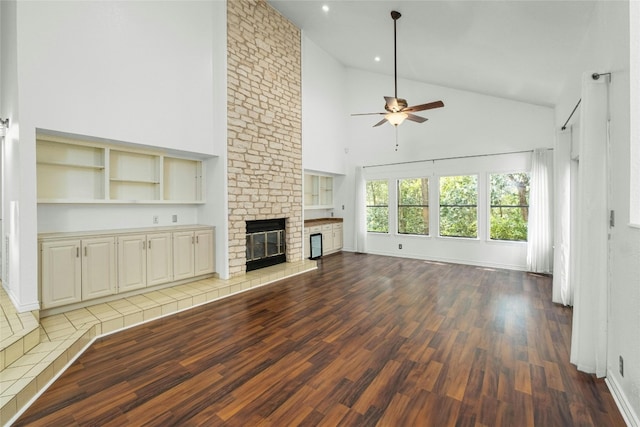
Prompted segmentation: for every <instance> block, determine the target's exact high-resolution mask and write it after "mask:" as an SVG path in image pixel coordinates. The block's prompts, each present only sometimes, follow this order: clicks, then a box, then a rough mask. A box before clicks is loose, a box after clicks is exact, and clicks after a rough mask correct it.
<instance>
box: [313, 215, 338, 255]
mask: <svg viewBox="0 0 640 427" xmlns="http://www.w3.org/2000/svg"><path fill="white" fill-rule="evenodd" d="M317 233H320V234H322V253H323V254H324V255H328V254H331V253H334V252H338V251H340V250H342V246H343V237H342V222H330V223H327V224H322V225H313V226H307V227H305V228H304V257H305V258H309V257H310V256H311V243H310V241H309V238H310V236H311V235H312V234H317Z"/></svg>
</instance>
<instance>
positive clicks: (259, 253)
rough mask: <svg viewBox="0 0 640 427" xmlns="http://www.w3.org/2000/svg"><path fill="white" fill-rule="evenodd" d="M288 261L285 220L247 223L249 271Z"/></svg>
mask: <svg viewBox="0 0 640 427" xmlns="http://www.w3.org/2000/svg"><path fill="white" fill-rule="evenodd" d="M286 261H287V255H286V244H285V218H278V219H265V220H257V221H247V271H252V270H257V269H259V268H264V267H269V266H271V265H276V264H280V263H283V262H286Z"/></svg>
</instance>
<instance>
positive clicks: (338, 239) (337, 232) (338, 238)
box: [332, 223, 344, 252]
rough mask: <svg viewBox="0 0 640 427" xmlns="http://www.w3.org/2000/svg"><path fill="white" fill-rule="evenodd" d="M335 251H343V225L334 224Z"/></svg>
mask: <svg viewBox="0 0 640 427" xmlns="http://www.w3.org/2000/svg"><path fill="white" fill-rule="evenodd" d="M332 233H333V250H334V251H336V252H337V251H340V250H342V246H343V243H344V240H343V234H342V223H335V224H333V229H332Z"/></svg>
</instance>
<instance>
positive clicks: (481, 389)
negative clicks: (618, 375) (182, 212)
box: [16, 253, 624, 427]
mask: <svg viewBox="0 0 640 427" xmlns="http://www.w3.org/2000/svg"><path fill="white" fill-rule="evenodd" d="M570 334H571V310H570V309H568V308H563V307H561V306H557V305H554V304H552V303H551V283H550V278H548V277H544V276H539V275H533V274H527V273H523V272H516V271H507V270H496V269H489V268H479V267H471V266H464V265H452V264H441V263H430V262H425V261H419V260H407V259H400V258H390V257H381V256H374V255H358V254H352V253H343V254H336V255H331V256H328V257H325V258H324V259H323V260H322V261H321V262H320V264H319V269H318V270H317V271H314V272H311V273H307V274H304V275H300V276H296V277H293V278H290V279H286V280H283V281H281V282H278V283H276V284H273V285H269V286H266V287H263V288H259V289H256V290H253V291H250V292H247V293H244V294H240V295H236V296H233V297H230V298H227V299H224V300H221V301H217V302H214V303H211V304H208V305H206V306H201V307H198V308H195V309H192V310H190V311H187V312H183V313H180V314H177V315H174V316H171V317H167V318H164V319H160V320H157V321H154V322H151V323H147V324H144V325H141V326H139V327H136V328H133V329H129V330H126V331H123V332H120V333H117V334H115V335H112V336H108V337H106V338H103V339H101V340H99V341H97V342H96V343H95V344H94V345H93V346H92V347H91V348H90V349H89V350H88V351H87V352H86V353H85V354H84V355H82V356H81V357H80V358H79V359H78V360H77V361H76V362H75V363H74V364H73V365H72V366H71V367H70V368H69V369H68V370H67V372H65V373H64V374H63V375H62V376H61V377H60V378H59V379H58V380H57V381H56V382H55V383H54V384H53V385H52V387H51V388H50V389H49V390H47V391H46V392H45V393H44V394H43V395H42V396H41V397H40V398H39V399H38V400H37V401H36V402H35V403H34V404H33V405H32V406H31V408H29V410H28V411H27V412H26V413H25V414H23V416H22V417H21V418H20V419H19V420H18V422H17V423H16V425H42V426H63V425H64V426H66V425H96V426H98V425H99V426H123V425H137V426H140V425H162V426H168V425H185V426H191V425H207V426H216V425H229V426H258V425H260V426H270V425H272V426H291V425H307V426H312V425H326V426H334V425H345V426H373V425H380V426H448V425H451V426H545V427H547V426H572V425H580V426H623V425H624V421H623V419H622V417H621V415H620V413H619V412H618V410H617V408H616V405H615V403H614V401H613V399H612V397H611V395H610V393H609V391H608V389H607V387H606V385H605V383H604V381H603V380H598V379H595V378H594V377H593V376H591V375H587V374H584V373H580V372H578V371H576V369H575V367H574V366H573V365H571V364H570V363H569V345H570Z"/></svg>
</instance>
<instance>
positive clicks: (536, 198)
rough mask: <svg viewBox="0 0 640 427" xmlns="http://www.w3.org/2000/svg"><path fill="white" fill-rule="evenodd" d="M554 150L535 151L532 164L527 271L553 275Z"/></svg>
mask: <svg viewBox="0 0 640 427" xmlns="http://www.w3.org/2000/svg"><path fill="white" fill-rule="evenodd" d="M552 173H553V157H552V153H551V150H549V149H546V148H542V149H536V150H534V152H533V158H532V161H531V193H530V195H529V225H528V233H527V234H528V236H527V241H528V244H527V269H528V270H529V271H533V272H535V273H549V272H551V263H552V257H553V240H552V230H551V180H552V177H551V174H552Z"/></svg>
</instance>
